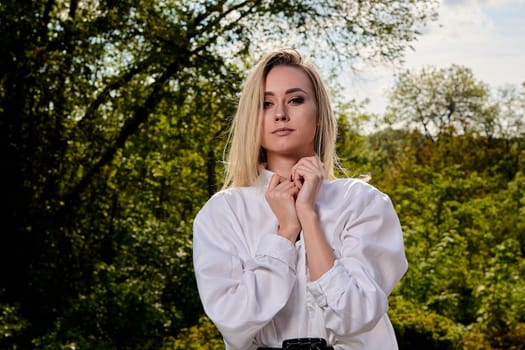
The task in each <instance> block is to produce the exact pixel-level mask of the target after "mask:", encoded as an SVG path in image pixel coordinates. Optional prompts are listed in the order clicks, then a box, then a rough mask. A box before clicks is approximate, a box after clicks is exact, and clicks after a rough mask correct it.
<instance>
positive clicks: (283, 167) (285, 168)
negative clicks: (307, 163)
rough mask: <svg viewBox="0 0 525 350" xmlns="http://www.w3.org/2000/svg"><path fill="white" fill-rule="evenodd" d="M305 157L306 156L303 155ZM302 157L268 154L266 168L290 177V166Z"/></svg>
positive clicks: (287, 177)
mask: <svg viewBox="0 0 525 350" xmlns="http://www.w3.org/2000/svg"><path fill="white" fill-rule="evenodd" d="M305 157H306V156H305ZM301 158H303V157H302V156H300V157H299V156H283V155H268V157H267V163H266V169H268V170H270V171H271V172H273V173H275V174H277V175H279V176H281V177H284V178H286V179H290V177H291V173H292V168H293V167H294V165H295V164H297V162H298V161H299V160H300V159H301Z"/></svg>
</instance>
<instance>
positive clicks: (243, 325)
mask: <svg viewBox="0 0 525 350" xmlns="http://www.w3.org/2000/svg"><path fill="white" fill-rule="evenodd" d="M246 230H257V228H255V227H244V228H242V227H241V225H240V224H239V222H238V220H237V218H236V216H235V211H234V210H232V209H231V208H230V207H229V205H228V202H227V201H226V200H225V199H224V198H222V197H221V196H217V195H216V196H215V197H212V199H210V201H208V203H207V204H206V205H205V206H204V207H203V208H202V209H201V211H200V212H199V214H198V215H197V217H196V218H195V221H194V225H193V235H194V236H193V259H194V270H195V276H196V279H197V286H198V290H199V295H200V298H201V301H202V304H203V306H204V310H205V312H206V314H207V315H208V316H209V317H210V319H211V320H212V321H213V322H214V324H215V325H216V326H217V328H218V329H219V331H220V332H221V334H222V336H223V337H224V341H225V343H226V344H227V348H228V349H232V350H246V349H251V348H253V347H254V346H253V341H254V337H255V335H256V333H257V332H258V331H259V330H260V329H261V328H263V327H264V326H265V325H266V324H267V323H268V322H270V321H271V320H272V319H273V317H274V316H275V315H276V314H277V313H278V312H279V311H280V310H281V309H282V308H283V307H284V305H285V304H286V302H287V300H288V299H289V297H290V294H291V291H292V289H293V285H294V283H295V282H294V281H295V280H296V277H295V265H296V261H297V257H296V254H297V253H296V250H295V247H294V246H293V244H292V243H291V242H290V241H289V240H287V239H285V238H283V237H281V236H279V235H277V234H275V233H265V232H260V233H257V236H258V237H259V238H258V241H257V242H256V243H255V244H254V246H255V252H253V253H251V254H250V253H249V248H248V247H247V246H246V245H247V243H246V237H244V235H246V232H245V231H246Z"/></svg>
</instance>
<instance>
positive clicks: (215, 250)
mask: <svg viewBox="0 0 525 350" xmlns="http://www.w3.org/2000/svg"><path fill="white" fill-rule="evenodd" d="M336 129H337V128H336V122H335V119H334V115H333V113H332V108H331V105H330V100H329V97H328V94H327V91H326V88H325V86H324V84H323V82H322V80H321V79H320V76H319V74H318V72H317V70H316V69H315V68H314V66H313V65H311V64H309V63H307V62H305V61H304V60H303V58H302V57H301V55H300V54H299V53H298V52H297V51H294V50H278V51H275V52H272V53H269V54H268V55H266V56H265V57H263V59H262V60H261V61H260V62H259V63H258V64H257V65H256V66H255V67H254V69H253V70H252V72H251V73H250V75H249V76H248V78H247V80H246V82H245V85H244V88H243V91H242V94H241V98H240V101H239V106H238V109H237V113H236V115H235V118H234V122H233V127H232V133H231V138H230V147H229V149H228V150H227V161H226V178H225V185H224V188H223V189H222V190H221V191H220V192H218V193H216V194H215V195H214V196H213V197H212V198H210V200H209V201H208V202H207V203H206V204H205V205H204V207H203V208H202V209H201V211H200V212H199V213H198V215H197V217H196V218H195V221H194V241H193V252H194V268H195V275H196V278H197V284H198V289H199V294H200V297H201V300H202V303H203V306H204V309H205V312H206V314H207V315H208V316H209V318H210V319H211V320H212V321H213V322H214V324H215V325H216V326H217V328H218V329H219V331H220V332H221V334H222V336H223V338H224V342H225V346H226V349H227V350H257V349H335V350H347V349H367V350H374V349H381V350H385V349H397V343H396V338H395V334H394V330H393V328H392V325H391V323H390V320H389V319H388V316H387V314H386V312H387V309H388V300H387V298H388V295H389V294H390V293H391V291H392V289H393V288H394V286H395V285H396V284H397V283H398V282H399V280H400V279H401V277H402V276H403V275H404V273H405V272H406V269H407V261H406V258H405V253H404V248H403V237H402V232H401V227H400V224H399V220H398V218H397V215H396V213H395V211H394V209H393V207H392V204H391V201H390V200H389V198H388V197H387V196H386V195H385V194H383V193H381V192H379V191H378V190H377V189H375V188H374V187H372V186H371V185H368V184H366V183H364V182H362V181H359V180H356V179H351V178H346V179H336V178H335V176H334V166H335V164H336V162H335V158H336V155H335V137H336Z"/></svg>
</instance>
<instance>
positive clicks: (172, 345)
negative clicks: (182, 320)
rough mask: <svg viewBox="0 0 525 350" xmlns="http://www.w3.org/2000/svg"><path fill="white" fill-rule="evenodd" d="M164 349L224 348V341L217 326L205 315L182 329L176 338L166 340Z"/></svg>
mask: <svg viewBox="0 0 525 350" xmlns="http://www.w3.org/2000/svg"><path fill="white" fill-rule="evenodd" d="M165 350H224V342H223V341H222V337H221V335H220V333H219V332H218V331H217V328H215V326H214V325H213V323H211V321H210V320H209V319H208V318H207V317H202V318H201V319H200V320H199V323H198V324H196V325H195V326H192V327H190V328H187V329H183V330H182V331H181V332H180V333H179V335H178V336H177V338H176V339H173V340H170V341H168V342H167V345H166V348H165Z"/></svg>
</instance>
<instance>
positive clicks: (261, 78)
mask: <svg viewBox="0 0 525 350" xmlns="http://www.w3.org/2000/svg"><path fill="white" fill-rule="evenodd" d="M281 65H287V66H294V67H298V68H300V69H301V70H302V71H303V72H304V73H306V75H307V76H308V78H309V79H310V81H311V83H312V87H313V90H314V93H315V99H316V103H317V114H318V115H317V122H318V127H317V131H316V134H315V140H314V143H315V144H314V146H315V152H316V154H317V155H318V156H319V157H320V159H321V161H322V162H323V165H324V169H325V175H326V177H327V178H329V179H334V178H335V175H334V167H335V166H336V164H337V162H336V155H335V138H336V134H337V123H336V120H335V117H334V114H333V111H332V106H331V103H330V98H329V96H328V92H327V90H326V87H325V86H324V83H323V81H322V80H321V77H320V75H319V73H318V72H317V69H316V68H315V67H314V66H313V65H312V64H310V63H308V62H305V61H304V60H303V58H302V57H301V54H300V53H299V52H297V51H296V50H292V49H282V50H277V51H274V52H271V53H269V54H267V55H265V56H264V57H263V58H262V59H261V60H260V61H259V63H257V64H256V65H255V67H254V68H253V69H252V71H251V72H250V74H249V75H248V77H247V79H246V81H245V83H244V88H243V90H242V93H241V97H240V100H239V106H238V108H237V112H236V113H235V116H234V119H233V124H232V127H231V130H230V136H229V139H228V141H229V147H227V148H226V149H225V159H226V164H225V167H226V169H225V179H224V186H223V188H229V187H241V186H250V185H252V184H253V183H254V182H255V180H256V179H257V178H258V177H259V175H260V173H261V168H262V164H263V163H264V162H265V152H264V150H263V149H262V147H261V138H260V134H261V127H262V117H263V102H264V83H265V80H266V76H267V75H268V72H270V70H271V69H272V68H273V67H276V66H281Z"/></svg>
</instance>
